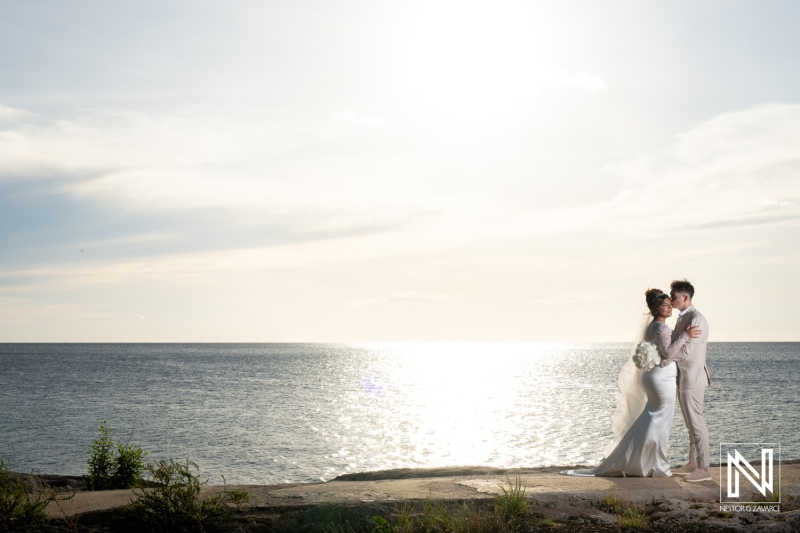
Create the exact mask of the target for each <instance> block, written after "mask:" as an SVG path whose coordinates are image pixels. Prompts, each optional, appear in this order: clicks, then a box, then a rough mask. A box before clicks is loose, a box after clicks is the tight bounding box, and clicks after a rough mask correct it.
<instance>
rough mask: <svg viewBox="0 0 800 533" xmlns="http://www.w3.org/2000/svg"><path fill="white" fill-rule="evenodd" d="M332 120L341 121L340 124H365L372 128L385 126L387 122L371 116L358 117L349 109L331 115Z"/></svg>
mask: <svg viewBox="0 0 800 533" xmlns="http://www.w3.org/2000/svg"><path fill="white" fill-rule="evenodd" d="M331 119H333V120H336V121H339V122H349V123H351V124H364V125H370V126H379V125H381V124H383V123H384V122H385V121H384V119H383V118H380V117H370V116H363V115H362V116H358V115H356V114H355V113H354V112H353V111H351V110H350V109H348V110H347V111H339V112H337V113H334V114H333V115H331Z"/></svg>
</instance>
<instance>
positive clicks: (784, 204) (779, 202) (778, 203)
mask: <svg viewBox="0 0 800 533" xmlns="http://www.w3.org/2000/svg"><path fill="white" fill-rule="evenodd" d="M758 203H759V204H761V205H768V206H771V207H797V204H796V203H794V202H785V201H782V200H773V199H772V198H764V199H762V200H761V201H760V202H758Z"/></svg>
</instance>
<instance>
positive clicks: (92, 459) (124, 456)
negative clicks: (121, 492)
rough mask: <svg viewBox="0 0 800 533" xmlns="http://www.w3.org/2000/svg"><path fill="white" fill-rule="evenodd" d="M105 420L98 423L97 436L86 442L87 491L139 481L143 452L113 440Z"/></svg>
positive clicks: (128, 487) (119, 486)
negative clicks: (98, 436) (98, 430)
mask: <svg viewBox="0 0 800 533" xmlns="http://www.w3.org/2000/svg"><path fill="white" fill-rule="evenodd" d="M113 431H114V429H113V428H111V427H108V420H103V423H102V424H100V438H98V439H95V440H94V442H92V443H91V444H90V445H89V459H88V461H87V463H88V465H89V476H88V478H87V480H86V486H87V487H88V488H89V490H112V489H131V488H133V487H135V486H136V485H137V484H138V483H139V482H140V481H141V480H142V473H143V472H144V468H145V465H144V457H145V455H147V452H145V451H142V449H141V448H140V447H138V446H133V445H131V444H122V443H120V442H116V443H115V442H114V441H113V439H112V438H111V433H112V432H113Z"/></svg>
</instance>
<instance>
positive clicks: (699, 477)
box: [683, 468, 711, 483]
mask: <svg viewBox="0 0 800 533" xmlns="http://www.w3.org/2000/svg"><path fill="white" fill-rule="evenodd" d="M683 480H684V481H688V482H689V483H697V482H698V481H710V480H711V471H710V470H708V471H705V470H700V469H699V468H698V469H697V470H695V471H694V472H692V473H691V474H689V475H687V476H686V477H684V478H683Z"/></svg>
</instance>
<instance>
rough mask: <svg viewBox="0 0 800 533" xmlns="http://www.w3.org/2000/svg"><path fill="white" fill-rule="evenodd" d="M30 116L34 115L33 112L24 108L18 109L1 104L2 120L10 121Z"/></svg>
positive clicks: (0, 118) (0, 115)
mask: <svg viewBox="0 0 800 533" xmlns="http://www.w3.org/2000/svg"><path fill="white" fill-rule="evenodd" d="M29 116H32V113H29V112H28V111H25V110H24V109H16V108H14V107H8V106H4V105H0V122H10V121H14V120H18V119H21V118H26V117H29Z"/></svg>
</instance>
